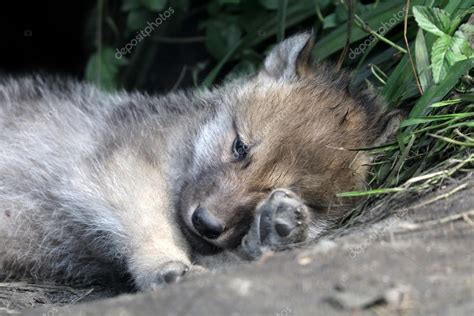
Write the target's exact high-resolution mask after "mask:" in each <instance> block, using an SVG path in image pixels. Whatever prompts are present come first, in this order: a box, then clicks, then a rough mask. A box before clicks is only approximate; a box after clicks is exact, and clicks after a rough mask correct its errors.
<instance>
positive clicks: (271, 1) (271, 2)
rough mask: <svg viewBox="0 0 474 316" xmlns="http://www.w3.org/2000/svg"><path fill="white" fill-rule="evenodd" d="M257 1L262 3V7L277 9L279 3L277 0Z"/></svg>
mask: <svg viewBox="0 0 474 316" xmlns="http://www.w3.org/2000/svg"><path fill="white" fill-rule="evenodd" d="M258 2H259V3H260V4H261V5H262V7H264V8H265V9H268V10H276V9H278V5H279V3H280V1H279V0H259V1H258Z"/></svg>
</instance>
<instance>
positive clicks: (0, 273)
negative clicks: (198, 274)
mask: <svg viewBox="0 0 474 316" xmlns="http://www.w3.org/2000/svg"><path fill="white" fill-rule="evenodd" d="M311 48H312V39H311V38H310V36H309V35H307V34H302V35H299V36H296V37H293V38H291V39H289V40H287V41H285V42H283V43H282V44H280V45H279V46H277V47H276V48H275V49H274V50H273V51H272V53H271V54H270V55H269V57H267V60H266V61H265V66H264V68H263V69H262V71H261V72H260V73H259V74H258V75H257V76H255V77H253V78H250V79H241V80H236V81H232V82H229V83H227V84H225V85H224V86H222V87H220V88H216V89H214V90H211V91H196V92H192V93H176V94H170V95H167V96H165V97H160V98H157V97H150V96H144V95H140V94H126V93H115V94H107V93H103V92H100V91H99V90H97V89H95V88H93V87H91V86H89V85H83V84H79V83H74V82H60V81H59V80H51V79H48V80H43V79H41V78H37V77H29V78H22V79H18V80H15V79H3V80H1V81H0V128H1V130H2V134H1V135H0V277H15V278H18V277H33V278H37V279H43V280H45V279H46V280H54V281H59V282H83V281H88V282H90V281H91V280H95V281H97V280H100V279H104V280H107V279H110V278H114V277H117V273H126V274H130V275H131V276H132V278H133V280H134V281H135V284H136V285H137V286H138V287H139V288H140V289H146V288H150V287H153V286H154V285H155V284H161V283H163V282H172V281H173V280H175V279H176V278H178V277H180V276H181V275H182V274H184V272H185V271H187V267H188V266H190V265H191V260H192V259H191V258H192V255H193V253H203V252H204V251H209V250H215V249H230V250H232V249H236V248H239V249H240V248H241V249H242V252H243V253H244V254H246V255H247V256H249V257H251V258H255V257H258V256H259V254H260V253H261V251H262V249H265V248H273V249H279V248H280V247H282V246H287V245H289V244H292V243H297V242H304V241H307V240H310V239H314V238H315V237H316V236H317V235H318V234H319V233H320V232H321V231H322V227H323V226H324V225H325V223H327V221H328V220H329V219H331V218H334V217H337V216H339V215H340V214H341V213H342V212H344V211H345V210H346V209H347V207H348V206H350V204H347V203H341V201H338V200H337V199H336V198H335V193H337V192H340V191H348V190H353V189H361V188H362V187H363V186H364V179H365V177H366V172H367V166H366V164H367V162H368V157H367V156H366V155H365V154H364V153H361V152H359V153H358V152H356V151H349V150H347V149H353V148H360V147H364V146H370V145H373V144H375V143H376V142H377V141H379V140H380V139H381V138H383V137H384V132H383V130H384V128H385V127H386V126H387V122H388V121H387V119H386V118H385V117H384V116H383V115H382V112H381V111H380V107H379V106H378V105H377V104H375V102H374V99H373V98H372V97H370V96H369V95H368V94H365V93H358V94H357V95H356V96H351V95H350V94H349V92H348V90H346V87H347V85H348V78H347V77H345V76H342V77H340V76H337V75H334V74H332V73H331V72H330V71H328V68H327V67H324V66H319V68H318V67H316V68H315V69H313V68H312V67H311V65H310V63H309V59H308V56H309V51H310V50H311ZM244 235H246V236H245V238H243V239H242V237H243V236H244ZM242 240H243V241H244V242H243V244H242V247H239V246H240V245H241V241H242Z"/></svg>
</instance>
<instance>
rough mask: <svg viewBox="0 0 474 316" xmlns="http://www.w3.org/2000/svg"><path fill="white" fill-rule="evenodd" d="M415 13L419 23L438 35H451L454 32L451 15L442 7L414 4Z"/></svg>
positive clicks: (426, 29)
mask: <svg viewBox="0 0 474 316" xmlns="http://www.w3.org/2000/svg"><path fill="white" fill-rule="evenodd" d="M413 15H414V16H415V20H416V22H417V23H418V25H419V26H420V27H421V28H422V29H424V30H425V31H427V32H430V33H432V34H435V35H438V36H443V35H446V34H447V35H450V34H451V33H450V32H452V30H451V17H450V15H449V14H448V13H447V12H446V11H444V10H442V9H439V8H428V7H425V6H414V7H413Z"/></svg>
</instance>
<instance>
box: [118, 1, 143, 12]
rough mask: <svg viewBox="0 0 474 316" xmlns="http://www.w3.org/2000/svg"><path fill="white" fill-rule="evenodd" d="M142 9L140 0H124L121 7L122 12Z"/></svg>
mask: <svg viewBox="0 0 474 316" xmlns="http://www.w3.org/2000/svg"><path fill="white" fill-rule="evenodd" d="M140 7H141V2H140V0H123V1H122V6H121V7H120V8H121V10H122V11H131V10H135V9H138V8H140Z"/></svg>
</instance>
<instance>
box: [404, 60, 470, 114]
mask: <svg viewBox="0 0 474 316" xmlns="http://www.w3.org/2000/svg"><path fill="white" fill-rule="evenodd" d="M473 67H474V60H472V59H467V60H463V61H460V62H457V63H456V64H454V65H453V67H451V68H449V69H448V73H447V75H446V77H445V78H444V80H443V81H441V82H440V83H439V84H437V85H432V86H431V87H430V88H429V89H428V90H427V91H426V92H425V94H424V95H423V96H422V97H421V98H420V99H419V100H418V102H417V103H416V104H415V106H414V107H413V108H412V110H411V112H410V115H409V118H419V117H420V116H422V115H426V114H428V112H429V110H430V105H431V104H433V103H436V102H439V101H441V100H442V99H443V98H444V97H445V96H446V94H448V93H449V91H451V89H453V88H454V86H455V85H456V84H457V83H458V81H459V78H460V77H461V76H462V75H463V74H464V73H466V71H467V70H468V69H472V68H473Z"/></svg>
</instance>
